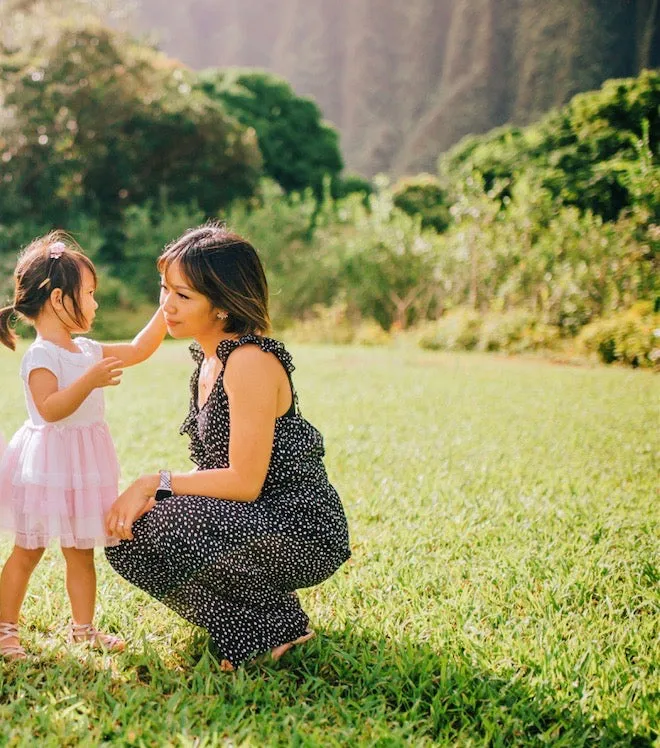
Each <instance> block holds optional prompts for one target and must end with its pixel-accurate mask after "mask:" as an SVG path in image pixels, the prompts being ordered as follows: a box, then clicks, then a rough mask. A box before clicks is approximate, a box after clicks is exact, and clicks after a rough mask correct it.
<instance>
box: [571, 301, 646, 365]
mask: <svg viewBox="0 0 660 748" xmlns="http://www.w3.org/2000/svg"><path fill="white" fill-rule="evenodd" d="M651 306H652V305H651V304H650V303H649V304H643V305H637V306H635V307H632V308H631V309H628V310H626V311H625V312H620V313H618V314H614V315H612V316H611V317H607V318H605V319H600V320H597V321H595V322H592V323H591V324H589V325H587V326H586V327H585V328H584V329H583V330H582V332H581V333H580V335H579V338H578V344H579V345H580V346H581V347H582V348H583V349H584V350H586V351H588V352H590V353H595V354H596V355H597V356H598V358H599V359H600V361H602V362H603V363H606V364H611V363H614V362H620V363H623V364H627V365H628V366H634V367H652V366H656V367H657V366H660V314H654V313H652V311H651Z"/></svg>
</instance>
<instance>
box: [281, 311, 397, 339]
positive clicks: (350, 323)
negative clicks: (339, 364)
mask: <svg viewBox="0 0 660 748" xmlns="http://www.w3.org/2000/svg"><path fill="white" fill-rule="evenodd" d="M283 336H284V337H285V338H286V340H288V341H289V342H292V343H330V344H334V345H341V344H348V343H355V344H357V345H365V346H372V345H386V344H387V343H389V341H390V336H389V335H388V334H387V333H386V332H385V331H384V330H383V328H382V327H381V326H380V325H379V324H378V323H377V322H375V321H374V320H369V319H362V318H360V317H355V315H351V314H350V312H349V309H348V305H347V304H346V303H345V302H341V301H340V302H337V303H336V304H333V305H332V306H329V307H324V306H321V305H320V304H317V305H315V306H314V307H313V308H312V309H311V310H310V312H308V313H307V314H306V315H305V317H304V318H303V319H300V320H297V321H295V322H294V323H293V324H292V325H291V326H290V327H288V328H287V329H286V330H284V331H283Z"/></svg>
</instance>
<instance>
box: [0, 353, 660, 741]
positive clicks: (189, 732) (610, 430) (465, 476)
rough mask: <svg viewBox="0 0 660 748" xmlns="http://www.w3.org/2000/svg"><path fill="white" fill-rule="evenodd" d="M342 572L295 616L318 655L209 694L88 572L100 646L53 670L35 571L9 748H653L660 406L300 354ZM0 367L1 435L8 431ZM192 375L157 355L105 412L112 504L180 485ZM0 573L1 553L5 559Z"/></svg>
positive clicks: (47, 578) (58, 648)
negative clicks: (106, 653)
mask: <svg viewBox="0 0 660 748" xmlns="http://www.w3.org/2000/svg"><path fill="white" fill-rule="evenodd" d="M293 353H294V358H295V361H296V364H297V366H298V370H297V371H296V373H295V374H294V379H295V382H296V384H297V386H298V389H299V394H300V400H301V405H302V410H303V413H304V414H305V415H306V416H307V417H308V418H310V420H312V421H313V422H314V423H316V424H317V425H318V426H319V427H320V428H321V430H322V431H323V433H324V434H325V437H326V444H327V466H328V469H329V473H330V475H331V478H332V479H333V482H334V483H335V485H336V486H337V488H338V489H339V491H340V493H341V495H342V497H343V499H344V502H345V506H346V510H347V513H348V516H349V521H350V526H351V532H352V545H353V558H352V560H351V561H350V562H349V563H348V564H346V565H345V566H344V567H343V568H342V569H341V570H340V571H339V572H338V573H337V574H336V575H335V576H334V577H333V578H332V579H331V580H329V581H328V582H326V583H325V584H323V585H321V586H319V587H318V588H315V589H311V590H306V591H303V592H302V598H303V602H304V605H305V606H306V608H307V609H308V611H309V613H310V615H311V618H312V621H313V625H314V627H315V628H316V629H317V631H318V632H319V636H318V637H317V638H316V639H315V640H313V641H312V642H311V643H310V644H308V645H305V647H304V648H300V649H299V650H297V651H293V652H292V653H290V654H288V655H287V656H286V658H285V659H284V660H283V661H282V662H281V663H279V664H278V665H277V666H273V665H271V664H268V662H266V661H264V660H261V661H258V662H256V663H254V664H251V665H249V666H248V667H246V668H244V669H242V670H240V671H239V672H237V673H236V674H231V675H227V674H223V673H221V672H220V671H219V669H218V666H217V664H216V663H215V662H214V660H213V659H212V658H211V657H210V656H209V655H208V652H207V646H206V645H207V642H206V638H205V636H204V635H203V632H200V631H199V630H194V629H193V628H192V627H191V626H190V625H188V624H187V623H185V622H183V621H181V620H180V619H179V618H177V617H176V616H175V615H174V614H172V613H170V612H169V611H167V610H166V609H165V608H163V607H161V606H160V605H159V604H158V603H156V602H153V601H151V600H150V599H149V598H147V597H146V595H144V594H143V593H140V592H139V591H137V590H135V589H133V588H132V587H130V585H128V584H127V583H126V582H124V581H123V580H122V579H120V578H119V577H117V576H116V575H115V574H114V573H113V572H112V570H110V568H109V567H108V566H107V564H106V562H105V560H104V559H103V556H102V554H99V576H100V599H99V623H100V624H102V625H103V626H104V627H106V628H108V629H112V630H117V631H119V632H121V633H122V634H123V635H125V636H126V637H127V638H128V639H129V646H128V649H127V652H126V653H125V654H123V655H120V656H117V657H113V658H109V657H103V656H101V655H93V654H92V655H85V654H84V653H83V652H81V651H80V650H78V649H70V648H68V647H67V646H66V645H65V644H64V636H63V628H64V626H65V623H66V620H67V615H68V612H67V602H66V598H65V595H64V588H63V564H62V560H61V558H60V556H59V554H58V553H57V552H56V551H55V550H51V551H49V552H48V554H47V555H46V556H45V557H44V560H43V562H42V563H41V564H40V566H39V567H38V569H37V571H36V573H35V576H34V579H33V582H32V585H31V587H30V591H29V596H28V599H27V601H26V604H25V608H24V623H25V626H26V629H27V631H26V637H25V638H26V645H27V646H28V648H29V650H30V651H31V653H32V654H33V659H31V660H30V661H28V662H25V663H18V664H12V665H4V666H1V665H0V720H1V722H0V743H2V744H3V745H12V746H13V745H15V746H23V745H32V744H34V742H35V740H37V741H39V743H40V744H41V745H99V744H103V743H113V744H115V743H116V744H121V745H175V746H192V745H200V746H211V745H219V744H226V745H261V744H266V745H289V744H293V745H323V746H326V745H330V746H332V745H347V744H357V745H387V746H389V745H403V744H410V743H414V744H416V745H432V744H433V745H438V744H440V745H446V744H460V745H544V744H552V745H560V746H571V747H572V746H582V745H596V744H598V745H608V746H609V745H622V746H624V745H625V746H628V745H638V746H647V745H648V746H651V745H654V744H656V745H657V743H658V739H659V738H658V723H659V718H660V700H659V698H658V693H659V692H660V673H659V667H660V662H659V660H660V652H659V635H660V623H659V621H660V617H659V613H660V598H659V592H660V588H659V582H660V553H659V546H658V531H659V530H660V522H659V520H660V511H659V509H658V495H657V477H658V456H659V454H660V441H659V438H658V428H657V427H658V423H659V422H660V418H659V417H660V380H659V379H658V378H657V377H654V376H653V375H652V374H650V373H648V372H632V371H625V370H621V369H603V368H593V369H587V368H579V369H576V368H568V367H561V366H551V365H548V364H544V363H538V362H530V361H521V360H508V359H503V358H497V357H488V356H480V355H469V354H465V355H460V354H453V355H445V354H439V353H429V352H421V351H415V350H408V349H404V348H401V349H399V348H396V347H393V348H389V349H376V350H374V349H357V348H349V347H346V348H342V347H335V348H333V347H307V346H299V347H297V348H295V349H294V350H293ZM18 362H19V356H18V355H12V354H10V353H9V352H0V412H1V413H2V430H3V431H4V432H5V435H6V436H7V435H9V433H11V432H12V431H13V430H14V429H15V428H16V427H18V425H19V424H20V422H21V420H22V419H23V417H24V415H23V414H24V406H23V404H22V401H21V394H20V383H19V381H18V377H17V369H18ZM190 369H191V361H190V359H189V357H188V354H187V352H186V350H185V347H184V346H182V345H181V344H177V343H167V344H166V345H164V346H163V347H162V348H161V349H160V350H159V351H158V353H157V354H156V355H155V356H154V358H153V359H152V360H150V361H149V362H147V363H146V364H144V365H142V366H141V367H138V368H136V369H133V370H127V371H126V373H125V375H124V381H123V383H122V385H121V387H119V388H117V389H112V390H109V391H107V397H106V400H107V405H108V419H109V421H110V425H111V428H112V431H113V434H114V435H115V439H116V443H117V447H118V450H119V455H120V460H121V462H122V466H123V470H124V477H123V480H124V481H125V482H127V481H129V480H131V479H132V478H133V477H134V476H136V475H137V474H138V473H139V472H141V471H153V470H156V469H158V468H160V467H163V466H169V467H171V468H172V469H174V470H178V469H187V468H188V462H187V449H186V443H185V440H184V439H183V438H182V437H180V436H179V435H178V429H177V427H178V424H179V422H180V421H181V419H182V418H183V415H184V413H185V410H186V408H187V401H188V392H187V378H188V374H189V372H190ZM9 548H10V543H9V542H8V541H5V542H4V544H3V545H2V546H0V557H2V558H4V557H5V556H6V553H7V552H8V550H9Z"/></svg>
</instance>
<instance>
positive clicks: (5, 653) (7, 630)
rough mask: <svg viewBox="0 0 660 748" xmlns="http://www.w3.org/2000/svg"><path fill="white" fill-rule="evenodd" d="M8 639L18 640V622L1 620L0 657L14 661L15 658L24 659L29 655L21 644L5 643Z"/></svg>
mask: <svg viewBox="0 0 660 748" xmlns="http://www.w3.org/2000/svg"><path fill="white" fill-rule="evenodd" d="M7 639H16V641H18V624H16V623H8V622H7V621H2V622H0V657H2V659H4V660H7V661H8V662H12V661H13V660H24V659H25V658H26V657H27V654H26V653H25V650H24V649H23V647H21V645H20V643H19V644H5V643H4V642H6V641H7Z"/></svg>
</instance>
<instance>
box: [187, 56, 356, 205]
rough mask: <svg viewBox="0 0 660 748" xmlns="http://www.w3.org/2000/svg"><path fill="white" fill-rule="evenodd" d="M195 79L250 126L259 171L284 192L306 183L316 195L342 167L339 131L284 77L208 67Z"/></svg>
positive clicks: (236, 116) (318, 194)
mask: <svg viewBox="0 0 660 748" xmlns="http://www.w3.org/2000/svg"><path fill="white" fill-rule="evenodd" d="M200 81H201V82H200V85H199V88H200V90H201V91H203V92H204V93H205V94H206V95H207V96H209V97H210V98H211V99H213V100H215V101H218V102H221V103H222V105H223V106H224V107H225V109H226V110H227V112H229V114H231V115H232V116H233V117H235V118H236V119H237V120H238V121H239V122H240V123H241V124H243V125H245V126H246V127H251V128H254V130H255V132H256V134H257V138H258V141H259V147H260V149H261V153H262V155H263V159H264V171H265V173H266V175H267V176H269V177H271V178H272V179H274V180H275V181H276V182H278V184H279V185H280V186H281V187H282V188H283V189H284V190H285V191H286V192H296V191H303V190H305V189H306V188H307V187H311V188H312V189H313V190H314V193H315V194H316V195H317V196H318V197H320V196H321V195H322V192H323V183H324V179H325V178H326V177H328V176H329V177H330V178H331V179H332V180H334V179H336V177H337V175H338V174H339V172H340V171H341V170H342V168H343V161H342V157H341V153H340V151H339V136H338V134H337V131H336V130H335V129H334V128H333V127H331V126H330V125H328V124H326V123H324V122H323V121H322V119H321V111H320V110H319V108H318V106H317V105H316V103H315V102H314V101H313V100H312V99H308V98H304V97H300V96H296V94H295V93H294V91H293V89H292V88H291V86H290V85H289V84H288V83H287V82H286V81H284V80H282V79H281V78H278V77H277V76H275V75H272V74H270V73H267V72H262V71H254V70H241V69H237V68H229V69H226V70H220V69H212V70H208V71H206V72H204V73H202V74H201V76H200Z"/></svg>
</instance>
